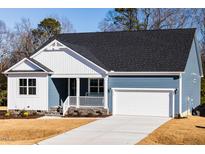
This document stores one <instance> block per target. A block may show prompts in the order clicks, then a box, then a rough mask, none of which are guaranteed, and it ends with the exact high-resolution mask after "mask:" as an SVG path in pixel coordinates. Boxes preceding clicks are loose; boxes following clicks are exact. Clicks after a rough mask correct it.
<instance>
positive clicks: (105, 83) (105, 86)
mask: <svg viewBox="0 0 205 154" xmlns="http://www.w3.org/2000/svg"><path fill="white" fill-rule="evenodd" d="M104 108H105V109H108V76H106V77H104Z"/></svg>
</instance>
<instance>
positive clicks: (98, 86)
mask: <svg viewBox="0 0 205 154" xmlns="http://www.w3.org/2000/svg"><path fill="white" fill-rule="evenodd" d="M92 79H95V80H98V85H97V86H96V87H97V88H98V91H97V92H96V93H100V87H102V86H100V79H103V78H88V92H89V93H90V80H92ZM103 82H104V81H103ZM103 87H104V85H103Z"/></svg>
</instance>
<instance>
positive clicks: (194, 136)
mask: <svg viewBox="0 0 205 154" xmlns="http://www.w3.org/2000/svg"><path fill="white" fill-rule="evenodd" d="M137 144H166V145H170V144H171V145H173V144H174V145H179V144H180V145H181V144H185V145H197V144H200V145H204V144H205V118H204V117H198V116H190V117H188V118H185V119H172V120H170V121H168V122H167V123H165V124H164V125H162V126H161V127H160V128H158V129H156V130H155V131H154V132H153V133H151V134H150V135H149V136H148V137H146V138H144V139H143V140H142V141H140V142H139V143H137Z"/></svg>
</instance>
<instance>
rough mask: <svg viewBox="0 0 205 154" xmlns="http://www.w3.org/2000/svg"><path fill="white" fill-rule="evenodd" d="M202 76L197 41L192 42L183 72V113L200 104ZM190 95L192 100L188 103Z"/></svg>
mask: <svg viewBox="0 0 205 154" xmlns="http://www.w3.org/2000/svg"><path fill="white" fill-rule="evenodd" d="M200 89H201V77H200V70H199V61H198V57H197V51H196V46H195V43H194V42H193V43H192V47H191V51H190V54H189V58H188V61H187V64H186V68H185V72H184V73H183V74H182V113H183V112H185V111H187V109H188V107H190V110H191V109H192V108H195V107H196V106H198V105H199V104H200V97H201V96H200ZM188 97H190V102H189V103H188Z"/></svg>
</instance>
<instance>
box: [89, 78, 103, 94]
mask: <svg viewBox="0 0 205 154" xmlns="http://www.w3.org/2000/svg"><path fill="white" fill-rule="evenodd" d="M103 92H104V80H103V79H90V93H103Z"/></svg>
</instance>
